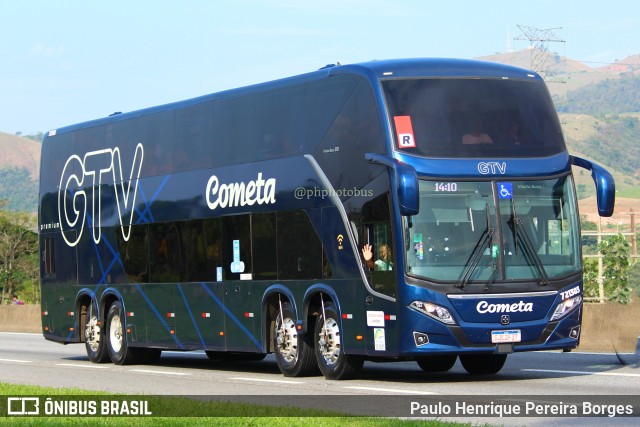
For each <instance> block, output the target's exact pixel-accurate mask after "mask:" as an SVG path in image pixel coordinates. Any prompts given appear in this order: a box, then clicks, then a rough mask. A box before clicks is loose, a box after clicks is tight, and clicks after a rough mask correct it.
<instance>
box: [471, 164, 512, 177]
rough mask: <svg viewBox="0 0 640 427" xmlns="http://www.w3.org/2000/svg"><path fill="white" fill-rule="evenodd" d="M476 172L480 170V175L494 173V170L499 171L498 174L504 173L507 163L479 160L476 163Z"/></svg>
mask: <svg viewBox="0 0 640 427" xmlns="http://www.w3.org/2000/svg"><path fill="white" fill-rule="evenodd" d="M478 172H480V173H481V174H482V175H488V174H492V175H495V174H496V172H500V174H502V175H504V174H505V173H506V172H507V163H506V162H502V163H499V162H480V163H478Z"/></svg>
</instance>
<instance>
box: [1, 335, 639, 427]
mask: <svg viewBox="0 0 640 427" xmlns="http://www.w3.org/2000/svg"><path fill="white" fill-rule="evenodd" d="M622 359H623V361H624V362H625V363H626V364H623V363H621V361H620V358H619V357H618V356H616V355H615V354H594V353H579V352H572V353H561V352H536V353H517V354H512V355H510V356H509V357H508V359H507V362H506V364H505V367H504V368H503V369H502V371H500V373H498V374H497V375H492V376H471V375H468V374H466V372H465V371H464V369H463V368H462V366H461V365H460V364H459V362H458V363H456V365H455V366H454V367H453V369H452V370H451V371H449V372H447V373H438V374H427V373H424V372H422V371H421V369H420V368H419V367H418V365H417V364H416V363H415V362H399V363H371V362H366V363H365V366H364V369H363V372H362V376H361V378H360V379H358V380H351V381H328V380H325V379H324V377H321V376H318V377H306V378H287V377H284V376H282V375H281V374H280V372H279V370H278V367H277V366H276V363H275V360H274V358H273V356H268V357H267V358H266V359H265V360H263V361H260V362H243V363H239V362H237V363H233V362H227V363H215V362H211V361H209V359H208V358H207V356H206V355H205V354H204V353H202V352H188V353H180V352H171V351H167V352H163V354H162V358H161V359H160V361H159V363H157V364H155V365H146V366H145V365H133V366H116V365H113V364H92V363H91V362H89V360H88V358H87V356H86V354H85V350H84V346H83V345H80V344H75V345H68V346H63V345H60V344H56V343H53V342H50V341H46V340H45V339H44V338H43V337H42V336H41V335H36V334H15V333H2V332H0V381H4V382H9V383H15V384H33V385H42V386H50V387H78V388H82V389H87V390H97V391H98V390H99V391H110V392H117V393H129V394H167V395H205V396H217V395H234V396H237V395H242V396H247V395H255V396H266V397H268V398H270V399H276V400H277V396H278V395H295V396H361V395H365V396H367V395H385V396H407V395H411V396H419V395H423V396H434V395H435V396H440V395H441V396H461V395H462V396H465V395H475V396H482V395H484V396H534V395H535V396H539V397H540V396H545V395H550V394H552V395H564V396H567V397H569V396H578V395H600V396H612V395H627V396H631V399H635V401H637V402H638V405H640V360H638V359H640V357H639V355H637V354H636V355H633V354H626V355H622ZM627 398H628V397H627ZM329 409H340V408H329ZM451 420H453V419H451ZM457 420H460V421H464V422H470V421H473V419H469V418H466V419H457ZM584 420H586V422H583V421H584ZM476 421H479V422H482V423H484V422H491V423H493V422H495V423H496V424H506V425H534V424H538V425H548V424H549V423H550V422H552V419H550V418H531V419H529V418H513V419H511V421H509V419H506V418H496V419H493V418H482V419H477V420H476ZM575 421H576V420H575V419H570V418H558V419H555V418H554V419H553V422H554V424H559V425H577V424H574V422H575ZM603 422H606V423H607V425H638V424H639V423H640V420H639V419H638V418H620V419H618V418H615V419H611V418H606V419H603V418H589V419H582V421H581V422H580V423H579V424H580V425H584V424H591V425H602V423H603Z"/></svg>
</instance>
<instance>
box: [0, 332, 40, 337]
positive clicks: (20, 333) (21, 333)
mask: <svg viewBox="0 0 640 427" xmlns="http://www.w3.org/2000/svg"><path fill="white" fill-rule="evenodd" d="M0 334H7V335H37V336H39V337H41V336H42V333H35V332H0Z"/></svg>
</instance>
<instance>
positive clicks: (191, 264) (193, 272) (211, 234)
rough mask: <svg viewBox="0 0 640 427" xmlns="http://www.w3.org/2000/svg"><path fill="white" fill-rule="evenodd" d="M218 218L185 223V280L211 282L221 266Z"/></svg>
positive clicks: (220, 234)
mask: <svg viewBox="0 0 640 427" xmlns="http://www.w3.org/2000/svg"><path fill="white" fill-rule="evenodd" d="M220 222H221V220H220V218H211V219H205V220H202V221H189V222H187V223H186V225H185V227H186V247H187V260H188V264H187V280H188V281H190V282H200V281H202V282H213V281H215V280H216V277H217V276H216V272H217V268H218V267H222V248H221V243H222V231H221V230H220Z"/></svg>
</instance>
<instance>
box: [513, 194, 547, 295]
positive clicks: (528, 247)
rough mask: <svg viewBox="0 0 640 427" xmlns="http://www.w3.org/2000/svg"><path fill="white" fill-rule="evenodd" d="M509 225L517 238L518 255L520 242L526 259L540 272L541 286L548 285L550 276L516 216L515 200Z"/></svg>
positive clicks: (515, 241) (516, 248)
mask: <svg viewBox="0 0 640 427" xmlns="http://www.w3.org/2000/svg"><path fill="white" fill-rule="evenodd" d="M509 225H510V226H511V229H512V230H513V234H514V237H515V238H514V243H515V245H516V247H515V251H516V253H518V242H520V246H521V247H522V249H523V252H524V254H525V257H526V258H528V259H529V261H530V262H531V263H532V264H533V265H534V267H535V268H536V270H538V274H539V275H540V286H545V285H548V284H549V276H547V272H546V271H545V269H544V265H542V260H541V259H540V257H539V256H538V253H537V252H536V250H535V248H534V247H533V244H532V243H531V239H530V238H529V235H528V234H527V230H525V229H524V226H523V224H522V220H521V219H520V218H519V217H518V215H517V214H516V204H515V203H514V201H513V199H512V200H511V221H509Z"/></svg>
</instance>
